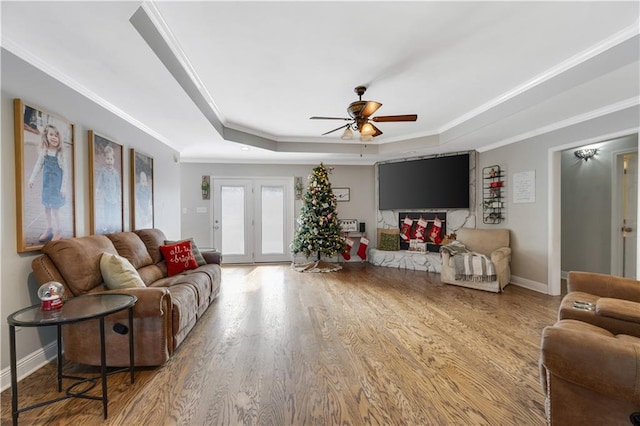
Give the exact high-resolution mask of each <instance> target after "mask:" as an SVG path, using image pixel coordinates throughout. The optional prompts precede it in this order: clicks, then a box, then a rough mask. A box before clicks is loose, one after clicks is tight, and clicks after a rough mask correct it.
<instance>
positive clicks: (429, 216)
mask: <svg viewBox="0 0 640 426" xmlns="http://www.w3.org/2000/svg"><path fill="white" fill-rule="evenodd" d="M406 217H408V218H410V219H412V221H413V223H412V225H411V231H410V235H413V234H414V232H415V229H416V226H417V225H418V220H419V219H420V218H421V217H422V218H423V219H425V220H426V221H427V229H426V234H425V243H426V244H425V251H429V252H435V253H437V252H439V251H440V244H437V243H436V242H434V241H433V240H431V239H430V238H429V235H430V234H431V231H432V228H433V224H434V221H435V219H436V218H438V219H440V220H441V221H442V227H441V228H440V232H439V234H438V235H439V237H440V240H438V241H441V240H442V239H444V236H445V234H446V229H447V212H400V213H399V214H398V228H399V229H402V224H403V222H404V220H405V218H406ZM410 246H411V244H410V242H409V241H405V240H403V239H402V238H400V250H409V249H410V248H411V247H410ZM418 247H420V250H421V249H422V247H421V246H418Z"/></svg>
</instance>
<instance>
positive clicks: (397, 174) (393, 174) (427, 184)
mask: <svg viewBox="0 0 640 426" xmlns="http://www.w3.org/2000/svg"><path fill="white" fill-rule="evenodd" d="M463 208H469V154H459V155H449V156H444V157H433V158H424V159H420V160H410V161H401V162H396V163H383V164H379V165H378V209H379V210H395V209H463Z"/></svg>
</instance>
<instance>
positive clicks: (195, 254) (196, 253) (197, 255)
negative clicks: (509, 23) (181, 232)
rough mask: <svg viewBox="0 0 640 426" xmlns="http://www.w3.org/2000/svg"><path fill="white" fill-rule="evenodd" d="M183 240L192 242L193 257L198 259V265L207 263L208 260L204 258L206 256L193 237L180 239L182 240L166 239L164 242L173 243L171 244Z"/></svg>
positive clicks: (166, 243)
mask: <svg viewBox="0 0 640 426" xmlns="http://www.w3.org/2000/svg"><path fill="white" fill-rule="evenodd" d="M183 241H189V242H190V243H191V251H192V252H193V257H194V258H195V259H196V263H197V264H198V266H203V265H206V264H207V261H206V260H204V256H203V255H202V253H200V249H199V248H198V246H197V245H196V242H195V241H194V240H193V238H187V239H185V240H180V241H170V240H165V241H164V244H165V245H171V244H177V243H181V242H183Z"/></svg>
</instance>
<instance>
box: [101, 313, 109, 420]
mask: <svg viewBox="0 0 640 426" xmlns="http://www.w3.org/2000/svg"><path fill="white" fill-rule="evenodd" d="M100 370H101V372H102V411H103V415H104V418H105V420H106V418H107V404H108V400H107V355H106V353H105V344H104V317H100Z"/></svg>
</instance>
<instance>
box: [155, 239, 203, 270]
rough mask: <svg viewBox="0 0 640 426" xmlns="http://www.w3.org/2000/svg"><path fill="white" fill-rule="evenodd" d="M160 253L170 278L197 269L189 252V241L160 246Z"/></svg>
mask: <svg viewBox="0 0 640 426" xmlns="http://www.w3.org/2000/svg"><path fill="white" fill-rule="evenodd" d="M160 252H162V256H164V260H165V262H166V263H167V272H168V274H169V276H170V277H171V276H173V275H178V274H179V273H181V272H184V271H187V270H189V269H196V268H197V267H198V263H197V262H196V259H195V258H194V257H193V251H191V242H189V241H182V242H180V243H176V244H172V245H168V246H160Z"/></svg>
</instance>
